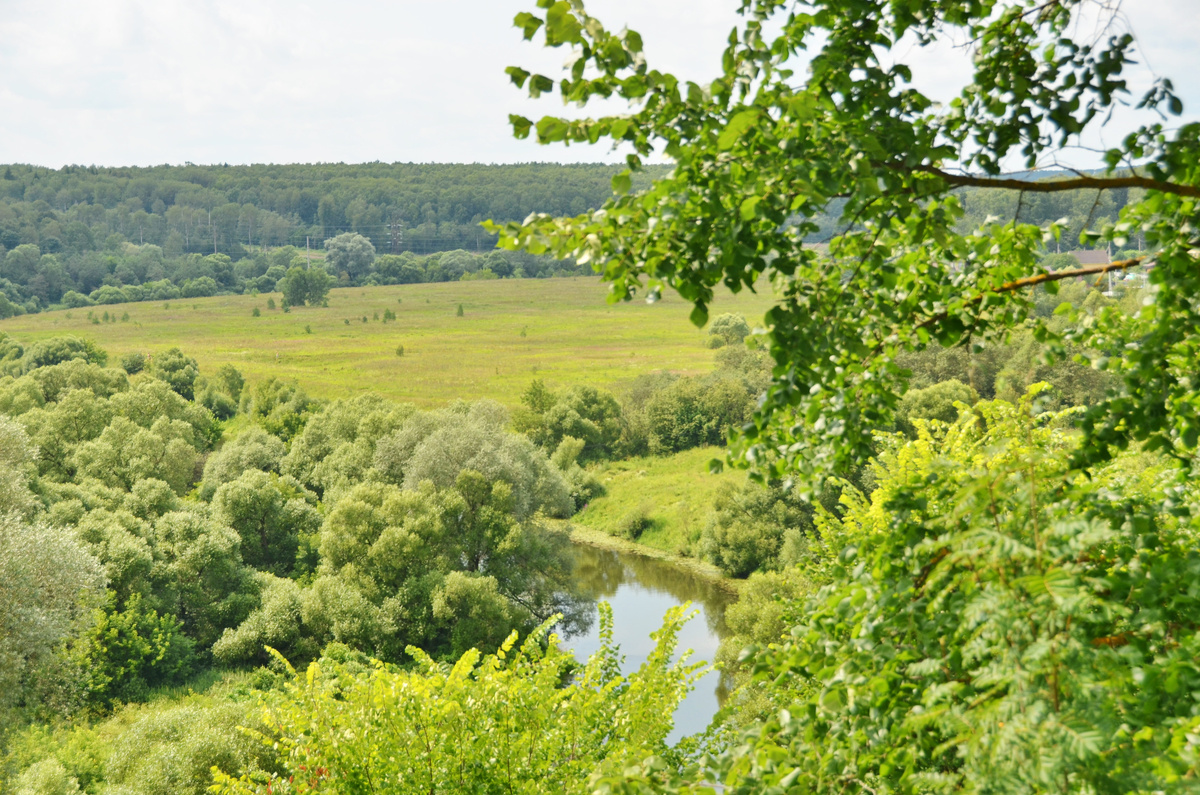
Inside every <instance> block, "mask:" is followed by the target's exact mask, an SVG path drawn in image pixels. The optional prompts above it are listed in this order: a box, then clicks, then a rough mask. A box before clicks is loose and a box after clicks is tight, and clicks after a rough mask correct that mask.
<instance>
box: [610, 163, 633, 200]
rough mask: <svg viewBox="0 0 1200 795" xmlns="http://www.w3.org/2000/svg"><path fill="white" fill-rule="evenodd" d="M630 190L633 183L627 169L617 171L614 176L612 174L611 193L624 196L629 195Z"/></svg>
mask: <svg viewBox="0 0 1200 795" xmlns="http://www.w3.org/2000/svg"><path fill="white" fill-rule="evenodd" d="M632 188H633V181H632V180H631V179H630V176H629V169H625V170H624V171H618V172H617V173H616V174H613V178H612V189H613V193H616V194H619V195H621V196H624V195H625V194H626V193H629V191H630V190H631V189H632Z"/></svg>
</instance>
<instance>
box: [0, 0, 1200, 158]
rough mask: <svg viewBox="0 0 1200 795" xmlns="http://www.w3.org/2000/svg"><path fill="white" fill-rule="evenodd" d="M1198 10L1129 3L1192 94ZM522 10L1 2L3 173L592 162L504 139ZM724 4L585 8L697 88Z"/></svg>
mask: <svg viewBox="0 0 1200 795" xmlns="http://www.w3.org/2000/svg"><path fill="white" fill-rule="evenodd" d="M1193 2H1194V0H1160V1H1159V2H1148V0H1143V2H1141V3H1137V4H1136V5H1138V6H1145V7H1144V8H1142V7H1139V8H1137V9H1136V14H1137V15H1136V16H1135V15H1134V14H1135V11H1134V9H1133V8H1132V6H1133V5H1134V4H1133V3H1130V2H1127V3H1126V4H1125V6H1126V8H1125V11H1126V13H1127V14H1128V15H1129V16H1130V18H1131V19H1132V24H1133V26H1134V29H1135V30H1136V31H1137V32H1138V33H1139V35H1140V36H1141V37H1142V40H1143V41H1144V42H1145V43H1146V44H1147V45H1148V55H1149V59H1148V60H1149V61H1150V65H1151V66H1152V67H1153V68H1154V69H1156V70H1157V71H1158V72H1159V73H1162V74H1171V75H1177V76H1178V79H1177V86H1178V87H1179V88H1180V89H1182V90H1184V91H1185V92H1186V94H1185V98H1186V99H1189V100H1192V102H1191V103H1190V104H1191V106H1192V107H1200V89H1197V88H1195V87H1194V86H1193V85H1192V84H1191V82H1190V81H1188V80H1187V77H1188V75H1189V72H1188V67H1189V66H1194V65H1195V63H1196V57H1195V55H1194V51H1193V49H1192V48H1193V42H1195V41H1196V40H1197V37H1198V36H1200V19H1198V18H1197V17H1196V15H1194V14H1188V13H1186V8H1187V7H1188V6H1190V5H1191V4H1192V3H1193ZM532 5H533V3H532V2H531V0H443V1H442V2H437V3H429V2H418V1H417V0H393V1H392V2H387V3H384V2H378V0H345V1H344V2H341V3H337V4H334V3H328V2H324V3H318V2H312V1H311V0H309V2H303V1H301V2H286V0H189V2H183V1H182V0H158V2H153V1H152V0H109V1H108V2H103V3H78V2H70V1H69V0H40V1H39V2H37V3H23V4H18V3H16V2H13V1H12V0H0V73H3V74H4V75H5V80H4V81H3V84H0V162H14V161H17V162H34V163H41V164H45V165H51V166H58V165H62V164H65V163H99V164H112V165H116V164H152V163H164V162H171V163H179V162H183V161H186V160H190V161H193V162H231V163H245V162H310V161H318V160H320V161H338V160H342V161H347V162H362V161H369V160H384V161H394V160H400V161H409V160H411V161H483V162H512V161H520V160H543V159H557V160H597V159H608V158H611V157H612V155H611V153H609V152H608V151H607V150H606V149H603V148H594V147H593V148H589V147H572V148H569V149H565V150H564V149H563V148H562V147H551V148H544V147H537V146H536V145H534V144H533V143H531V142H530V141H515V140H513V139H512V137H511V135H510V132H509V127H508V122H507V117H508V114H509V113H510V112H521V113H525V114H526V115H531V116H535V115H537V114H539V113H542V112H550V111H558V110H559V109H560V106H559V105H557V104H555V103H554V102H553V101H549V102H546V101H543V102H538V103H534V102H532V101H530V100H528V99H524V98H523V97H522V96H521V93H520V92H518V91H517V90H516V89H515V88H514V87H512V86H511V85H510V84H509V83H508V79H507V77H506V76H505V75H504V73H503V70H504V67H505V66H507V65H510V64H521V65H523V66H526V67H530V66H533V67H536V68H537V69H539V70H540V71H544V72H546V73H548V74H551V75H554V74H556V73H557V70H558V68H559V67H560V66H561V63H562V61H563V59H564V57H565V55H566V53H565V52H547V51H543V50H540V49H538V48H537V47H535V46H533V45H530V44H528V43H524V42H522V41H521V36H520V33H519V32H518V31H516V30H515V29H514V28H512V27H511V20H512V17H513V15H514V14H515V13H516V12H517V11H520V10H523V9H525V8H526V7H529V6H532ZM736 6H737V3H736V1H735V0H652V1H651V0H642V1H641V2H638V1H637V0H592V2H589V4H588V7H589V10H591V11H592V13H594V14H596V15H597V16H598V17H600V18H601V19H604V20H605V21H606V23H608V24H610V25H611V26H613V27H617V28H619V27H621V25H622V24H624V23H628V24H629V25H630V26H631V27H633V28H635V29H637V30H639V31H640V32H641V33H642V34H643V38H644V40H645V44H646V49H647V53H648V56H649V58H650V60H651V63H652V65H654V66H656V67H657V68H661V69H664V70H667V71H672V72H675V73H677V74H679V75H680V76H682V77H685V78H690V79H694V80H697V81H702V82H705V81H707V80H709V79H711V78H712V77H713V76H715V75H716V74H717V72H718V66H719V59H720V52H721V49H722V48H723V46H724V42H725V38H726V36H727V35H728V32H729V29H730V28H731V27H732V26H733V25H734V24H735V23H736V21H737V16H736V14H735V13H734V10H735V9H736ZM915 57H916V61H917V65H918V70H917V71H918V80H919V81H921V85H922V87H923V88H927V89H928V90H929V91H930V92H931V93H933V94H934V95H940V94H946V95H949V93H951V89H952V88H953V79H954V78H955V77H957V76H959V75H960V74H961V68H960V67H956V64H959V63H961V62H962V51H961V50H955V49H954V48H951V47H940V48H936V49H933V50H926V51H919V52H916V53H915Z"/></svg>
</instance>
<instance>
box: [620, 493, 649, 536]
mask: <svg viewBox="0 0 1200 795" xmlns="http://www.w3.org/2000/svg"><path fill="white" fill-rule="evenodd" d="M652 510H654V506H653V505H651V504H650V503H648V502H643V503H642V504H641V505H639V506H637V507H636V508H632V509H630V510H629V512H628V513H626V514H625V515H624V516H622V517H621V518H620V519H619V520H618V521H617V524H616V526H614V527H613V534H614V535H616V536H619V537H620V538H625V539H628V540H630V541H637V540H638V539H639V538H641V537H642V533H644V532H646V531H647V530H649V529H650V528H651V527H653V526H654V521H653V520H652V519H651V518H650V512H651V511H652Z"/></svg>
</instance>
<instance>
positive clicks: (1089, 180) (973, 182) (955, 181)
mask: <svg viewBox="0 0 1200 795" xmlns="http://www.w3.org/2000/svg"><path fill="white" fill-rule="evenodd" d="M911 170H912V171H917V172H920V173H923V174H933V175H934V176H937V177H941V178H942V179H944V180H946V182H948V183H950V184H951V185H955V186H958V187H970V188H1000V189H1003V190H1020V191H1028V192H1030V193H1059V192H1061V191H1068V190H1080V189H1088V190H1105V189H1109V188H1145V189H1146V190H1157V191H1161V192H1163V193H1173V194H1175V195H1177V196H1200V188H1195V187H1192V186H1191V185H1179V184H1177V183H1174V182H1163V181H1162V180H1157V179H1151V178H1150V177H1142V176H1138V175H1137V174H1132V175H1130V176H1127V177H1072V178H1070V179H1046V180H1023V179H1011V178H1008V179H1006V178H1003V177H973V176H971V175H970V174H954V173H951V172H949V171H944V170H942V169H940V168H937V167H935V166H914V167H913V168H912V169H911Z"/></svg>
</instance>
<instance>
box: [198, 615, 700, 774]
mask: <svg viewBox="0 0 1200 795" xmlns="http://www.w3.org/2000/svg"><path fill="white" fill-rule="evenodd" d="M684 620H686V619H685V616H684V611H683V610H682V609H676V610H673V611H672V612H671V613H669V614H668V615H667V616H666V618H665V624H664V626H663V628H662V629H661V630H659V631H658V632H657V633H655V636H654V640H655V646H654V649H653V650H652V651H651V652H650V653H649V655H648V656H647V658H646V660H645V662H643V663H642V665H641V666H639V668H638V669H637V670H636V671H634V672H632V673H631V674H629V676H627V677H626V676H622V675H621V673H620V667H621V658H620V655H619V652H618V651H617V649H616V647H615V646H614V645H613V644H612V625H611V616H607V615H606V614H602V618H601V621H602V622H604V627H603V628H602V632H601V634H602V636H603V637H604V638H605V641H604V643H603V646H602V648H601V649H600V651H598V652H597V653H596V654H594V655H592V657H591V659H589V660H588V661H587V664H586V665H584V666H582V667H578V666H576V663H575V660H574V658H573V657H572V656H571V655H570V654H569V653H565V652H563V651H562V650H560V649H559V648H558V639H557V638H556V637H554V636H551V637H549V638H547V637H546V633H547V632H548V630H549V627H548V625H543V626H541V627H539V628H538V629H536V630H535V631H534V632H533V633H532V634H531V635H530V636H529V637H528V638H526V640H525V641H524V643H522V644H521V646H520V647H516V640H517V635H516V633H513V634H512V635H510V636H509V637H508V638H507V639H505V640H504V641H503V642H502V643H501V645H500V646H499V649H498V650H497V651H496V653H495V654H490V655H488V656H486V657H481V655H480V652H479V651H478V650H471V651H469V652H467V653H466V654H464V655H463V657H462V658H461V659H459V660H458V662H457V663H455V664H454V666H453V667H447V666H443V665H439V664H438V663H436V662H434V661H433V660H431V659H430V658H429V657H427V656H426V655H425V654H423V653H422V652H420V651H419V650H417V649H412V650H411V653H412V654H414V655H415V656H416V658H417V661H418V663H419V665H418V669H417V670H415V671H411V672H406V671H396V670H392V669H389V668H385V667H375V668H374V669H373V670H372V669H370V668H368V667H366V666H364V665H363V664H362V661H360V660H354V659H350V660H347V659H346V657H348V656H350V655H346V654H344V653H340V654H339V653H337V652H336V650H335V652H334V654H333V655H332V658H327V659H324V660H322V661H321V663H320V664H318V663H313V664H311V665H310V666H309V667H308V670H307V671H306V672H305V673H304V674H303V675H296V676H295V678H294V680H293V681H292V682H289V683H288V685H287V688H286V690H285V691H284V692H283V693H278V694H272V695H271V696H270V697H269V698H268V699H267V700H266V703H265V704H264V717H265V722H266V724H267V731H266V732H265V733H260V734H259V736H260V737H261V738H262V739H263V740H264V743H266V744H271V745H276V746H278V747H279V748H280V749H281V751H282V754H281V755H282V760H281V761H282V766H283V768H284V770H283V771H282V772H280V773H277V774H275V775H269V774H266V773H263V772H252V773H247V774H243V775H242V776H241V777H238V778H234V777H233V776H229V775H220V774H219V775H218V777H217V786H216V787H215V788H214V791H215V792H218V793H228V794H229V795H234V794H235V793H259V792H318V791H326V790H331V789H332V790H334V791H337V792H345V793H364V794H365V793H376V792H423V793H458V792H527V793H534V792H564V793H566V792H577V793H584V792H587V791H589V789H590V787H589V786H588V780H589V777H590V776H591V775H592V774H593V773H594V772H595V771H596V770H597V769H602V770H614V771H616V770H620V769H622V768H623V767H624V766H626V765H628V764H630V763H634V762H636V761H638V760H639V759H641V757H642V756H643V755H644V754H645V752H646V751H647V750H648V749H654V750H656V751H658V752H660V753H669V749H668V746H667V745H666V742H665V739H666V735H667V733H668V731H669V730H670V728H671V714H672V713H673V711H674V709H675V706H676V705H677V704H678V703H679V700H680V699H681V698H682V697H683V695H684V694H685V693H686V692H687V690H688V689H689V687H690V685H691V683H692V682H693V681H694V680H695V679H696V677H697V676H698V673H697V669H698V668H699V667H700V666H698V665H689V664H687V661H686V659H679V660H674V661H673V660H672V657H673V656H675V655H674V652H675V642H676V638H677V635H678V633H679V629H680V626H681V625H682V623H683V621H684ZM338 657H341V659H338ZM293 673H294V672H293ZM568 677H570V679H571V684H570V686H567V687H564V686H563V683H564V680H566V679H567V678H568Z"/></svg>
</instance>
